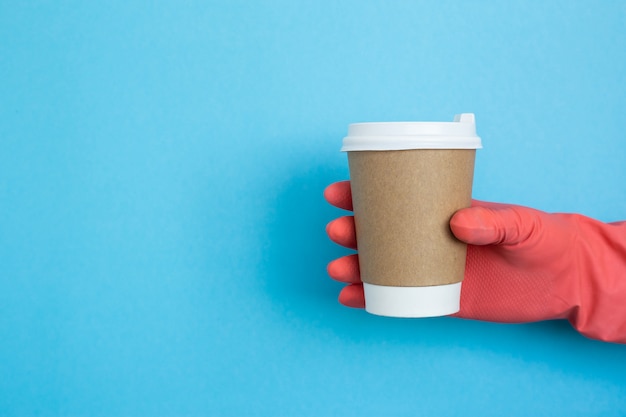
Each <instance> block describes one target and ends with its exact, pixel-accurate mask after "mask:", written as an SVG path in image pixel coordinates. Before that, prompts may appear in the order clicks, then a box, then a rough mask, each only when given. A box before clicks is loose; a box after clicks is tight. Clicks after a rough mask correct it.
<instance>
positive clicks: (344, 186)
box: [324, 181, 352, 210]
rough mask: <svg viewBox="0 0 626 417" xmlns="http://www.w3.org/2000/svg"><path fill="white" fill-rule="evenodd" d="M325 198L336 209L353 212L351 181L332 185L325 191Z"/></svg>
mask: <svg viewBox="0 0 626 417" xmlns="http://www.w3.org/2000/svg"><path fill="white" fill-rule="evenodd" d="M324 198H325V199H326V201H328V202H329V203H330V204H332V205H333V206H335V207H339V208H342V209H344V210H352V189H351V188H350V181H339V182H336V183H334V184H330V185H329V186H328V187H326V189H325V190H324Z"/></svg>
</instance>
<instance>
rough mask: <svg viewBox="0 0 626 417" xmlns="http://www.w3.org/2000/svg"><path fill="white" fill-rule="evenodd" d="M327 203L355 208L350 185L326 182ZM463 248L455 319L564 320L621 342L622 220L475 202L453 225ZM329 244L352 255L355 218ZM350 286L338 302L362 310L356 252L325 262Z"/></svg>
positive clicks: (625, 236)
mask: <svg viewBox="0 0 626 417" xmlns="http://www.w3.org/2000/svg"><path fill="white" fill-rule="evenodd" d="M324 196H325V198H326V200H327V201H328V202H329V203H330V204H332V205H334V206H336V207H340V208H343V209H346V210H352V197H351V192H350V182H349V181H343V182H338V183H335V184H331V185H330V186H329V187H328V188H327V189H326V191H325V192H324ZM450 228H451V230H452V232H453V234H454V235H455V236H456V237H457V238H458V239H459V240H461V241H463V242H466V243H468V249H467V263H466V269H465V278H464V281H463V286H462V290H461V309H460V311H459V312H458V313H456V314H455V316H456V317H461V318H467V319H475V320H485V321H493V322H502V323H524V322H532V321H539V320H550V319H567V320H569V321H570V323H571V324H572V325H573V326H574V327H575V328H576V329H577V330H578V331H579V332H581V333H582V334H584V335H585V336H588V337H590V338H594V339H600V340H604V341H611V342H618V343H626V222H621V223H609V224H607V223H602V222H599V221H597V220H594V219H591V218H588V217H585V216H582V215H578V214H549V213H545V212H542V211H538V210H535V209H531V208H527V207H521V206H515V205H508V204H498V203H487V202H481V201H474V202H473V205H472V207H471V208H467V209H462V210H459V211H458V212H456V213H455V214H454V216H453V217H452V219H451V220H450ZM326 231H327V233H328V236H329V237H330V239H331V240H332V241H334V242H336V243H338V244H340V245H342V246H346V247H349V248H352V249H357V239H356V234H355V228H354V217H352V216H345V217H340V218H338V219H336V220H333V221H332V222H330V223H329V224H328V226H327V228H326ZM328 274H329V275H330V276H331V277H332V278H334V279H336V280H338V281H342V282H345V283H348V284H349V285H348V286H347V287H345V288H344V289H343V290H342V291H341V293H340V295H339V301H340V302H341V303H342V304H344V305H347V306H350V307H360V308H363V307H364V306H365V300H364V296H363V285H362V284H361V279H360V277H359V266H358V254H354V255H349V256H344V257H342V258H339V259H336V260H334V261H332V262H330V263H329V265H328Z"/></svg>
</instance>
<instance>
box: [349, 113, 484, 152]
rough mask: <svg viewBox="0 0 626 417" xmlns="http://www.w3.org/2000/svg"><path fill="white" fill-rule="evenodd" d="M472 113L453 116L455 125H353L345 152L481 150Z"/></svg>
mask: <svg viewBox="0 0 626 417" xmlns="http://www.w3.org/2000/svg"><path fill="white" fill-rule="evenodd" d="M478 148H482V143H481V140H480V137H478V136H477V135H476V123H475V120H474V114H473V113H463V114H457V115H456V116H454V121H453V122H381V123H353V124H351V125H349V126H348V136H346V137H345V138H343V147H342V148H341V150H342V151H343V152H353V151H392V150H405V149H478Z"/></svg>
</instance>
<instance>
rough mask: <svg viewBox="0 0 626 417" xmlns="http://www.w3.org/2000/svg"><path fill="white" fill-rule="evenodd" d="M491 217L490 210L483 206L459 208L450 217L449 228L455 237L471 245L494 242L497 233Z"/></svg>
mask: <svg viewBox="0 0 626 417" xmlns="http://www.w3.org/2000/svg"><path fill="white" fill-rule="evenodd" d="M491 217H492V213H491V211H490V210H489V209H487V208H484V207H480V206H475V207H470V208H465V209H461V210H459V211H457V212H456V213H454V215H453V216H452V218H451V219H450V229H451V230H452V233H453V234H454V236H456V238H457V239H459V240H460V241H462V242H465V243H469V244H472V245H487V244H491V243H495V241H496V240H497V233H496V232H495V230H494V227H493V222H492V219H491Z"/></svg>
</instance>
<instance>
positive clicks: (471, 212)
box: [450, 203, 542, 245]
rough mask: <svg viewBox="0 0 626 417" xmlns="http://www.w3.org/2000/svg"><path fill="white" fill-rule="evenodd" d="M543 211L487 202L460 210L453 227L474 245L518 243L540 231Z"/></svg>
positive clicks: (457, 233)
mask: <svg viewBox="0 0 626 417" xmlns="http://www.w3.org/2000/svg"><path fill="white" fill-rule="evenodd" d="M478 204H480V203H478ZM540 213H541V212H539V211H537V210H534V209H530V208H526V207H521V206H513V205H496V204H492V203H486V204H484V205H475V206H473V207H470V208H465V209H461V210H459V211H457V212H456V213H455V214H454V215H453V216H452V219H451V220H450V229H451V230H452V233H454V236H456V237H457V238H458V239H459V240H461V241H463V242H465V243H469V244H471V245H494V244H495V245H500V244H502V245H516V244H519V243H522V242H525V241H527V240H528V239H529V238H530V237H531V236H533V234H534V233H535V232H538V231H539V230H538V229H540V228H541V224H542V222H541V219H540Z"/></svg>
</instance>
